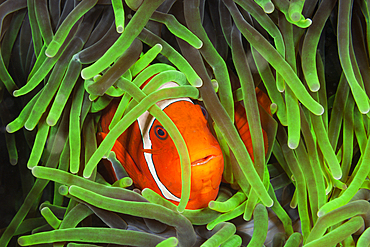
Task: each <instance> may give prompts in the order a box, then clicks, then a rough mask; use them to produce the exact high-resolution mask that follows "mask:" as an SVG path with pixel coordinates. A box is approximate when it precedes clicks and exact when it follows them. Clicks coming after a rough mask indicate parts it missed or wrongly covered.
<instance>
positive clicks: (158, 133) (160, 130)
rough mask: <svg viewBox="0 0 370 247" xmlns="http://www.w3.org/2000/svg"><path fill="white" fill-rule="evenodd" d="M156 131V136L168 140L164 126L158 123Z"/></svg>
mask: <svg viewBox="0 0 370 247" xmlns="http://www.w3.org/2000/svg"><path fill="white" fill-rule="evenodd" d="M154 133H155V135H156V137H158V138H159V139H160V140H166V139H167V136H168V134H167V131H166V130H165V129H164V128H163V126H160V125H156V126H155V127H154Z"/></svg>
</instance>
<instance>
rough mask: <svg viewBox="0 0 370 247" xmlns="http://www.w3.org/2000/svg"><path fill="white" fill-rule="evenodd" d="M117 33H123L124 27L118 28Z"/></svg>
mask: <svg viewBox="0 0 370 247" xmlns="http://www.w3.org/2000/svg"><path fill="white" fill-rule="evenodd" d="M116 30H117V33H123V30H124V29H123V26H122V25H119V26H117V29H116Z"/></svg>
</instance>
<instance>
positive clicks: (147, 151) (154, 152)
mask: <svg viewBox="0 0 370 247" xmlns="http://www.w3.org/2000/svg"><path fill="white" fill-rule="evenodd" d="M142 151H143V152H144V153H149V154H160V153H163V149H142Z"/></svg>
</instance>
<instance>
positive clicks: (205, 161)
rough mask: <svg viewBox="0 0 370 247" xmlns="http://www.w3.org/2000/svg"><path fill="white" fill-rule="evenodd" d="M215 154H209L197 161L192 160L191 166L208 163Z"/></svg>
mask: <svg viewBox="0 0 370 247" xmlns="http://www.w3.org/2000/svg"><path fill="white" fill-rule="evenodd" d="M214 157H216V156H215V155H207V156H206V157H203V158H201V159H197V160H196V161H193V162H191V166H200V165H204V164H207V163H208V162H209V161H210V160H212V159H213V158H214Z"/></svg>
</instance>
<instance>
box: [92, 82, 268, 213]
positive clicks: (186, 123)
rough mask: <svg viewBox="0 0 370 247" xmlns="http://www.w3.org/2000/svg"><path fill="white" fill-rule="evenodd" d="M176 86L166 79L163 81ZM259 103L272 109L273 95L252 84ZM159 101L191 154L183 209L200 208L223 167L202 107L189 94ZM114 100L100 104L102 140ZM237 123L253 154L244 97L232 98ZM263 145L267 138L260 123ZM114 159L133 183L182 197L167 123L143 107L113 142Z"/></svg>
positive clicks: (211, 194)
mask: <svg viewBox="0 0 370 247" xmlns="http://www.w3.org/2000/svg"><path fill="white" fill-rule="evenodd" d="M174 86H177V84H176V83H174V82H168V83H166V84H164V85H163V86H162V88H163V87H174ZM256 95H257V100H258V102H259V104H260V105H261V106H262V107H263V108H264V109H265V110H266V111H267V112H268V113H269V114H270V115H271V112H270V110H269V106H270V104H271V101H270V100H269V98H268V97H267V95H266V94H264V93H263V92H262V91H260V90H259V89H258V88H257V89H256ZM157 105H158V106H159V107H160V108H161V109H162V110H163V111H164V112H165V113H166V114H167V115H168V116H169V117H170V118H171V120H172V121H173V122H174V124H175V125H176V126H177V128H178V129H179V131H180V133H181V135H182V136H183V138H184V140H185V143H186V146H187V149H188V152H189V155H190V160H191V192H190V200H189V202H188V204H187V206H186V208H187V209H199V208H204V207H207V206H208V203H209V202H210V201H211V200H214V199H215V198H216V197H217V194H218V190H219V186H220V183H221V179H222V173H223V169H224V159H223V156H222V152H221V148H220V146H219V144H218V142H217V140H216V138H215V137H214V136H213V135H212V133H211V131H210V130H209V128H208V124H207V119H206V115H207V113H206V112H205V109H202V108H201V106H200V105H196V104H194V103H193V102H192V101H191V100H190V99H189V98H178V99H168V100H163V101H160V102H158V103H157ZM117 106H118V102H117V101H114V102H113V103H111V104H110V106H109V107H108V108H106V109H105V110H104V113H103V115H102V119H101V127H102V132H101V133H99V134H98V137H99V139H100V140H102V139H103V138H104V137H105V136H106V135H107V133H108V132H109V129H108V126H109V124H110V122H111V120H112V118H113V116H114V113H115V111H116V109H117ZM235 126H236V127H237V129H238V132H239V134H240V136H241V138H242V140H243V143H244V145H245V146H246V147H247V150H248V152H249V154H250V155H251V158H252V160H253V159H254V158H253V148H252V139H251V135H250V132H249V125H248V121H247V118H246V114H245V109H244V106H243V105H242V103H240V102H236V103H235ZM262 133H263V138H264V144H265V151H266V152H267V147H268V140H267V135H266V132H265V131H264V130H263V129H262ZM112 150H113V151H114V152H115V154H116V156H117V159H118V160H119V161H120V163H121V164H122V166H123V167H124V169H125V171H126V172H127V173H128V175H129V176H130V177H131V178H132V179H133V181H134V184H135V186H137V187H138V188H140V189H144V188H150V189H152V190H154V191H155V192H157V193H158V194H159V195H161V196H162V197H163V198H165V199H167V200H169V201H171V202H173V203H174V204H176V205H177V204H178V202H179V201H180V197H181V185H182V184H181V165H180V159H179V155H178V152H177V149H176V147H175V144H174V143H173V141H172V139H171V138H170V137H169V135H168V133H167V131H166V130H165V128H164V127H163V126H162V125H161V124H160V123H159V121H158V120H157V119H155V118H154V117H153V116H151V115H150V114H149V112H145V113H144V114H142V115H141V116H140V117H139V118H138V119H137V120H136V121H135V122H134V123H133V124H132V125H131V126H130V127H129V128H128V129H127V130H126V131H125V132H124V133H123V134H122V135H121V136H120V137H119V138H118V139H117V141H116V142H115V145H114V147H113V149H112ZM105 166H106V172H108V173H109V174H108V177H110V178H111V181H110V182H114V181H116V180H118V179H120V177H118V176H117V173H116V172H115V169H114V167H113V165H112V164H111V163H109V162H106V163H105Z"/></svg>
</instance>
